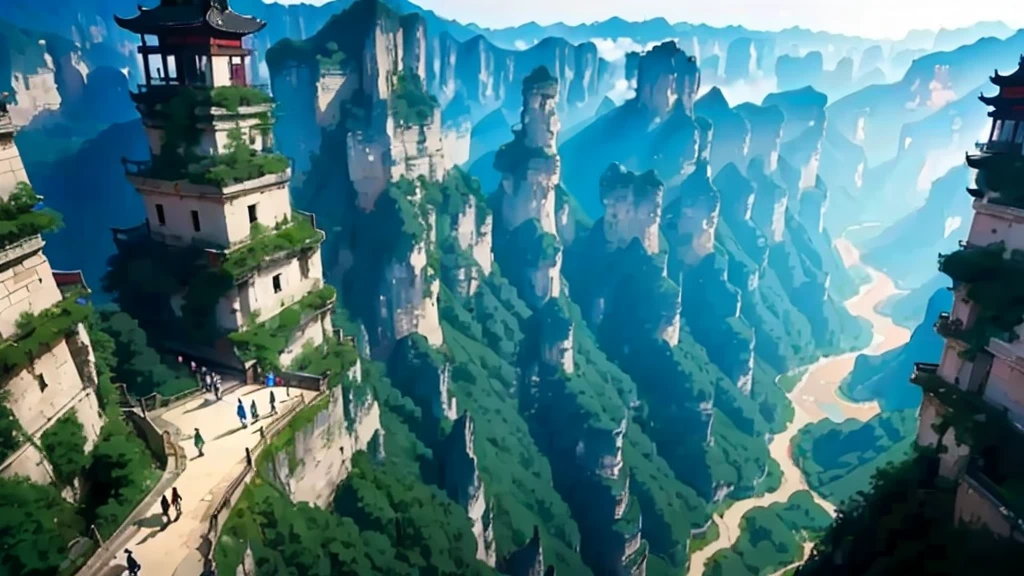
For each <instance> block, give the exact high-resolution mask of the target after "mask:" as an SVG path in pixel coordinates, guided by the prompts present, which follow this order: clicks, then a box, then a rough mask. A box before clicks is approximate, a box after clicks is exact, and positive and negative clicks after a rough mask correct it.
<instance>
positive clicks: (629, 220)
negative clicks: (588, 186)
mask: <svg viewBox="0 0 1024 576" xmlns="http://www.w3.org/2000/svg"><path fill="white" fill-rule="evenodd" d="M600 187H601V201H602V202H603V203H604V218H603V219H602V221H603V223H604V238H605V240H606V241H607V242H608V246H609V249H610V250H613V249H616V248H625V247H626V246H627V245H628V244H629V243H630V242H632V241H633V240H634V239H638V240H640V244H641V245H643V247H644V250H646V251H647V252H648V253H649V254H656V253H657V252H658V251H659V246H658V240H659V237H660V234H661V230H660V224H661V204H662V199H663V197H664V187H663V185H662V183H661V181H660V180H658V178H657V176H655V175H654V172H651V171H648V172H645V173H643V174H635V173H633V172H630V171H628V170H626V168H625V167H624V166H622V165H621V164H612V165H611V166H609V167H608V169H607V170H605V172H604V174H602V175H601V182H600Z"/></svg>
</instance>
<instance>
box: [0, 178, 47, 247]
mask: <svg viewBox="0 0 1024 576" xmlns="http://www.w3.org/2000/svg"><path fill="white" fill-rule="evenodd" d="M42 200H43V199H42V198H41V197H40V196H39V195H37V194H36V193H35V191H34V190H32V187H31V186H29V185H28V184H26V183H24V182H18V183H17V184H16V185H15V187H14V191H13V192H11V195H10V197H8V198H7V199H6V200H4V199H0V250H3V249H4V248H7V247H8V246H11V245H12V244H14V243H16V242H18V241H19V240H24V239H25V238H28V237H30V236H35V235H36V234H42V233H44V232H53V231H54V230H57V229H58V228H60V227H61V224H62V221H61V216H60V214H59V213H57V212H56V211H54V210H51V209H49V208H39V205H40V203H41V202H42Z"/></svg>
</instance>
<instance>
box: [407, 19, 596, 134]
mask: <svg viewBox="0 0 1024 576" xmlns="http://www.w3.org/2000/svg"><path fill="white" fill-rule="evenodd" d="M430 52H431V55H430V63H429V65H428V73H427V76H426V77H427V79H428V85H429V86H430V89H431V91H432V92H433V93H434V94H437V95H438V98H439V99H440V100H441V103H442V104H447V102H448V101H449V100H450V99H451V98H453V97H454V96H455V94H456V91H457V89H464V90H465V93H466V96H467V102H468V104H469V107H470V109H471V110H472V119H473V120H474V121H476V120H479V119H480V118H482V117H483V116H485V115H486V114H487V113H489V112H491V111H493V110H495V109H505V110H510V111H514V110H517V109H518V107H519V100H518V98H517V97H516V94H517V92H518V90H517V87H518V86H520V85H521V84H522V82H523V80H524V79H525V78H526V76H527V75H528V74H529V72H530V71H531V70H533V69H534V68H537V67H539V66H544V67H545V68H547V69H548V70H549V71H550V72H551V73H552V74H553V75H554V76H555V77H556V78H557V79H558V81H559V84H560V85H561V86H562V87H563V90H562V93H561V94H560V95H559V97H558V99H557V102H556V108H557V110H558V112H559V114H560V115H561V116H563V117H564V118H565V119H566V121H567V122H568V123H570V124H572V123H576V122H578V121H581V120H583V119H584V118H586V117H588V116H590V115H592V114H593V113H594V111H595V110H596V109H597V106H598V105H599V104H600V101H601V98H602V97H603V96H604V94H605V93H606V92H608V91H609V90H610V89H611V88H612V78H611V75H610V73H609V69H608V62H606V61H604V60H602V59H601V58H600V57H599V56H598V53H597V46H595V45H594V44H593V43H591V42H584V43H582V44H579V45H573V44H571V43H569V42H568V41H566V40H564V39H562V38H555V37H551V38H545V39H543V40H541V41H540V42H538V43H537V44H534V45H532V46H530V47H529V48H527V49H525V50H522V51H513V50H505V49H502V48H498V47H497V46H495V45H494V44H492V43H491V42H489V41H488V40H487V39H485V38H484V37H483V36H475V37H473V38H470V39H468V40H465V41H463V42H459V41H457V40H455V39H454V38H452V37H451V36H448V35H444V34H442V35H441V36H440V37H439V38H438V39H437V40H436V42H434V43H433V45H432V50H431V51H430Z"/></svg>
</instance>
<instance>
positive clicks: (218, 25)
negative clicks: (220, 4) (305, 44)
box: [114, 8, 267, 36]
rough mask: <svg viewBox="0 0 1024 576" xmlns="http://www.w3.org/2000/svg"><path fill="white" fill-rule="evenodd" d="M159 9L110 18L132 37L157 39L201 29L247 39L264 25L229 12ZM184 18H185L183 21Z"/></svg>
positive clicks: (256, 20) (265, 24)
mask: <svg viewBox="0 0 1024 576" xmlns="http://www.w3.org/2000/svg"><path fill="white" fill-rule="evenodd" d="M159 11H160V8H154V9H152V10H145V9H144V10H143V11H141V12H139V13H138V14H136V15H135V16H132V17H131V18H121V17H120V16H116V15H115V16H114V22H115V23H116V24H117V25H118V26H120V27H121V28H123V29H125V30H127V31H129V32H132V33H134V34H140V35H144V34H152V35H160V33H161V32H168V31H175V32H180V31H182V30H187V29H205V30H207V31H209V32H211V33H221V34H232V35H238V36H247V35H249V34H254V33H256V32H259V31H260V30H263V29H264V28H266V26H267V23H266V22H264V21H262V20H260V19H258V18H252V17H249V16H243V15H241V14H239V13H237V12H234V11H232V10H227V11H224V12H221V11H219V10H217V9H216V8H210V9H209V10H207V11H206V14H195V13H183V12H178V13H174V12H165V13H160V12H159ZM186 15H187V17H186Z"/></svg>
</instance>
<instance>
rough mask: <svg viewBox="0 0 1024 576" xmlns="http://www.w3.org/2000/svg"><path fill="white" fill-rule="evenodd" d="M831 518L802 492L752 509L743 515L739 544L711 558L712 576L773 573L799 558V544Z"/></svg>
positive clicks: (709, 568)
mask: <svg viewBox="0 0 1024 576" xmlns="http://www.w3.org/2000/svg"><path fill="white" fill-rule="evenodd" d="M831 522H832V518H831V516H829V515H828V513H827V512H826V511H825V510H824V509H822V507H821V506H819V505H818V504H817V503H816V502H814V498H813V497H812V496H811V493H810V492H808V491H806V490H803V491H800V492H797V493H795V494H793V495H792V496H790V497H789V500H787V501H786V502H785V503H779V504H772V505H770V506H768V507H767V508H754V509H753V510H751V511H749V512H747V513H746V514H744V515H743V519H742V520H741V521H740V523H741V532H740V537H739V540H738V541H737V542H736V543H735V544H733V546H732V547H731V548H729V549H726V550H722V551H720V552H718V553H716V554H715V555H714V556H712V557H711V560H710V561H709V562H708V566H707V570H706V571H707V573H709V574H712V575H714V576H734V575H737V574H757V575H765V574H771V573H774V572H776V571H778V570H780V569H782V568H784V567H786V566H788V565H790V564H792V563H794V562H796V561H798V560H800V559H801V558H802V557H803V545H802V542H803V541H805V540H807V539H813V538H815V537H816V536H817V535H819V534H820V533H821V532H823V531H824V530H825V529H826V528H827V527H828V526H829V524H831Z"/></svg>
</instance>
